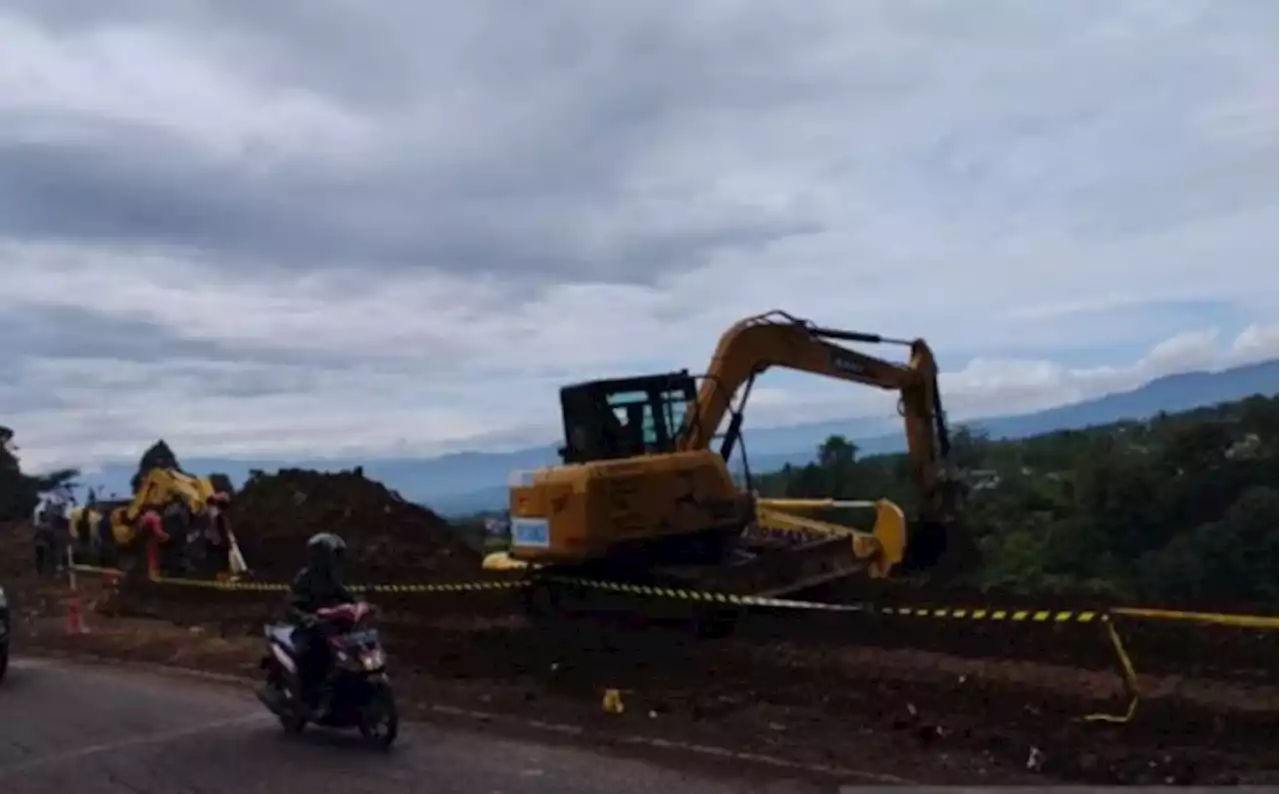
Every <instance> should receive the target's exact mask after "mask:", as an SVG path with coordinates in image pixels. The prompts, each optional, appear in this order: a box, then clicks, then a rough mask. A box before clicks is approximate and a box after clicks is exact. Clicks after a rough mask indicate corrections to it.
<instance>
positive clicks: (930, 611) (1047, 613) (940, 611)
mask: <svg viewBox="0 0 1280 794" xmlns="http://www.w3.org/2000/svg"><path fill="white" fill-rule="evenodd" d="M879 611H880V614H882V615H896V616H899V617H914V618H942V619H946V620H981V621H991V622H995V623H1002V622H1003V623H1093V622H1094V621H1098V622H1104V621H1106V620H1107V613H1106V612H1100V611H1098V610H1083V611H1077V610H1061V609H1057V610H1054V609H956V608H949V607H936V608H920V607H881V608H880V610H879Z"/></svg>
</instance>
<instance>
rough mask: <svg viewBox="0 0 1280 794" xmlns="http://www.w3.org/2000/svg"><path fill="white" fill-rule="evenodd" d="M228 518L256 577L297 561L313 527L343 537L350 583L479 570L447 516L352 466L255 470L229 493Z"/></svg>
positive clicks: (452, 576) (291, 567)
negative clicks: (231, 495) (326, 469)
mask: <svg viewBox="0 0 1280 794" xmlns="http://www.w3.org/2000/svg"><path fill="white" fill-rule="evenodd" d="M230 518H231V522H232V526H233V527H234V528H235V532H236V537H237V539H238V540H239V541H240V544H241V547H242V549H243V551H244V554H245V558H246V561H247V562H248V563H249V567H250V568H251V569H253V571H254V572H255V574H256V575H257V576H259V577H260V578H264V579H272V580H280V579H287V578H288V577H291V576H292V575H293V574H294V573H296V572H297V570H298V569H299V568H300V567H302V565H303V564H304V562H305V561H304V559H303V557H304V545H305V543H306V539H307V538H308V537H310V536H311V535H312V534H314V533H316V532H336V533H338V534H339V535H341V536H342V537H343V538H344V539H345V540H346V541H347V551H348V566H347V571H348V579H349V581H352V582H435V581H466V580H470V579H476V578H478V577H479V576H480V561H481V557H480V554H479V553H478V552H476V551H475V550H473V549H472V548H471V547H469V546H467V545H466V543H465V542H463V540H462V539H461V538H460V537H459V536H458V534H457V532H456V531H455V530H454V529H453V528H452V527H451V526H450V525H449V523H448V522H447V521H445V520H444V519H443V518H441V517H440V516H438V515H436V514H435V513H433V512H431V511H430V510H428V509H426V508H424V507H421V506H420V505H415V504H412V503H411V502H407V501H405V500H404V499H403V498H401V496H400V495H399V494H397V493H395V492H394V491H391V490H388V489H387V487H386V486H384V485H382V484H381V483H378V482H374V481H373V480H368V479H365V477H364V476H363V474H362V473H361V472H360V471H359V470H358V469H357V470H355V471H343V472H319V471H309V470H305V469H282V470H280V471H279V472H277V473H275V474H267V475H257V476H255V477H253V478H251V479H250V480H249V482H248V483H246V484H245V487H244V489H243V490H242V491H241V492H240V493H239V494H237V495H236V497H235V499H234V500H233V503H232V507H231V514H230Z"/></svg>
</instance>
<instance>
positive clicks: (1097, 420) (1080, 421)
mask: <svg viewBox="0 0 1280 794" xmlns="http://www.w3.org/2000/svg"><path fill="white" fill-rule="evenodd" d="M1278 382H1280V361H1277V360H1274V359H1273V360H1271V361H1264V362H1260V363H1257V364H1249V365H1245V366H1240V367H1233V368H1231V369H1225V370H1219V371H1216V372H1187V373H1181V374H1177V375H1168V376H1165V377H1162V378H1157V379H1155V380H1152V381H1150V382H1148V383H1146V384H1144V385H1143V386H1140V387H1138V388H1137V389H1134V390H1132V391H1127V392H1119V393H1115V394H1108V395H1105V396H1103V397H1098V398H1095V399H1092V400H1086V401H1083V402H1077V403H1071V404H1067V405H1061V406H1058V407H1056V408H1049V409H1047V410H1043V411H1036V412H1033V413H1026V414H1018V415H1012V416H994V417H986V418H978V419H973V420H968V421H966V422H964V423H963V424H964V425H966V426H968V427H970V428H973V429H975V430H980V431H982V432H985V433H986V434H987V435H988V436H989V437H991V438H1025V437H1027V436H1033V435H1039V434H1041V433H1048V432H1052V431H1054V430H1067V429H1078V428H1083V427H1089V426H1092V425H1100V424H1107V423H1110V422H1116V421H1119V420H1122V419H1145V418H1148V417H1151V416H1154V415H1155V414H1157V413H1159V412H1161V411H1167V412H1174V411H1185V410H1190V409H1192V408H1197V407H1200V406H1203V405H1212V404H1214V403H1219V402H1226V401H1229V400H1237V399H1242V398H1244V397H1248V396H1250V395H1254V394H1263V395H1266V396H1271V395H1274V394H1276V393H1277V391H1278V388H1277V384H1278ZM837 434H839V435H843V436H846V437H848V438H850V439H853V440H854V441H855V442H856V443H857V445H858V449H859V451H860V454H863V455H875V454H884V453H893V452H901V451H902V450H903V447H904V440H903V437H902V433H901V431H895V430H893V428H892V425H891V424H890V423H888V422H887V421H885V420H882V419H846V420H836V421H827V422H814V423H807V424H799V425H789V426H786V427H770V428H761V429H754V430H749V431H748V432H747V434H746V442H747V447H746V448H747V451H748V453H749V458H750V461H751V468H752V470H753V471H756V472H766V471H773V470H776V469H779V468H781V467H782V466H783V465H785V464H788V463H790V464H793V465H797V464H799V465H802V464H805V463H808V462H810V461H811V460H813V457H814V454H815V450H816V449H817V446H818V445H819V444H820V443H821V442H822V441H823V440H824V439H826V438H827V437H828V436H831V435H837ZM558 446H559V445H558V444H548V445H545V446H537V447H529V448H526V449H519V450H515V451H512V452H457V453H451V454H448V455H442V456H439V457H435V458H388V459H381V460H363V461H361V460H345V459H325V460H268V459H254V460H232V459H214V458H190V459H188V458H185V457H183V456H182V454H181V449H178V450H175V451H176V452H178V458H179V460H180V461H181V462H182V465H183V468H184V469H186V470H188V471H191V472H195V473H200V474H206V473H209V472H214V471H216V472H222V473H224V474H227V475H228V476H230V477H231V479H232V481H233V482H235V483H236V484H237V486H238V485H239V484H240V483H242V482H244V480H245V479H246V478H247V477H248V475H249V472H250V471H251V470H254V469H258V470H262V471H274V470H276V469H280V468H307V469H319V470H340V469H351V468H354V467H355V466H363V467H364V472H365V474H366V476H368V477H371V478H373V479H376V480H379V481H381V482H383V483H385V484H386V485H387V486H388V487H389V488H393V489H395V490H397V491H399V492H400V494H401V495H402V496H403V497H404V498H406V499H409V500H411V501H414V502H419V503H422V504H426V505H428V506H430V507H431V508H432V509H434V510H436V511H437V512H439V513H442V514H444V515H462V514H470V513H475V512H479V511H483V510H493V509H501V508H502V507H503V506H505V504H506V493H507V491H506V483H507V478H508V476H509V475H510V473H511V472H513V471H519V470H523V469H533V468H537V467H539V466H547V465H551V464H554V463H556V462H558V456H557V453H556V449H557V447H558ZM139 455H141V450H139ZM135 467H136V464H119V463H110V464H106V465H105V466H103V467H102V469H101V470H100V471H97V472H94V473H92V474H89V475H86V476H85V477H84V478H83V479H84V483H85V484H86V485H92V486H94V487H96V488H98V489H99V492H100V493H124V492H127V491H128V489H129V478H130V477H131V476H132V475H133V473H134V471H135Z"/></svg>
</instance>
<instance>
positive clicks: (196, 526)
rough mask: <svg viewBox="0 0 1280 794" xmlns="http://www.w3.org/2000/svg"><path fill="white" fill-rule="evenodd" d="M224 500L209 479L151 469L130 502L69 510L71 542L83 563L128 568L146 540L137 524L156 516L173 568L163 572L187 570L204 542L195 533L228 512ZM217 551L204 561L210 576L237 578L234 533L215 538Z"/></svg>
mask: <svg viewBox="0 0 1280 794" xmlns="http://www.w3.org/2000/svg"><path fill="white" fill-rule="evenodd" d="M223 496H224V495H222V494H220V493H219V492H218V491H217V489H216V488H215V487H214V485H213V483H212V482H211V481H210V479H209V478H207V477H197V476H196V475H193V474H188V473H186V472H184V471H181V470H179V469H172V468H153V469H149V470H148V471H146V472H145V473H144V474H143V475H142V477H141V478H140V479H139V481H138V484H137V490H136V491H135V492H134V494H133V497H132V498H131V499H128V500H110V501H102V500H99V501H97V502H95V503H93V504H90V505H87V506H85V507H77V508H73V509H72V510H71V514H70V516H69V517H70V525H71V534H72V538H71V540H72V543H73V544H74V546H75V547H76V548H78V549H80V550H81V553H80V554H79V556H80V558H81V559H94V558H96V559H97V560H98V561H100V562H112V563H118V564H121V565H122V567H131V566H130V565H129V563H131V562H135V561H136V559H137V557H138V556H139V555H140V554H141V553H142V551H143V550H144V547H145V544H146V541H147V539H148V538H147V537H146V535H147V532H146V531H145V530H143V529H142V522H141V521H140V519H141V518H142V516H143V514H144V513H146V512H148V511H154V512H156V513H157V514H158V515H159V516H160V517H161V519H162V524H163V525H164V532H165V533H166V534H167V535H168V536H169V538H168V540H167V541H165V546H166V547H167V549H169V550H171V552H170V553H169V554H167V555H165V556H166V557H167V559H168V560H169V561H170V562H171V565H169V566H166V567H168V568H171V569H174V568H176V569H180V570H184V571H185V570H189V569H190V568H191V563H194V560H193V559H192V557H194V556H195V553H194V552H195V549H197V548H198V544H199V543H201V542H202V538H200V537H198V536H196V535H195V534H194V533H195V532H199V531H201V530H202V529H203V528H204V527H203V525H204V524H205V523H207V521H206V519H211V518H212V513H213V511H214V510H223V509H225V508H226V505H225V502H224V499H223V498H222V497H223ZM104 515H105V516H106V518H107V523H106V524H105V527H106V529H107V533H106V536H105V537H104V533H103V532H102V531H101V529H102V528H103V526H104V524H103V520H102V519H103V516H104ZM189 536H190V537H189ZM217 548H219V549H220V551H219V552H218V554H217V557H216V559H212V560H209V561H208V562H209V565H208V566H207V567H209V568H210V569H211V572H212V573H214V574H215V575H217V576H218V577H219V578H224V579H225V578H239V577H241V576H243V575H245V574H246V573H247V572H248V567H247V566H246V565H245V561H244V556H243V555H242V554H241V552H240V546H239V544H238V543H237V542H236V537H235V533H234V532H232V531H231V530H230V528H229V527H228V528H227V529H226V531H225V537H221V536H220V537H219V545H218V547H217ZM93 550H96V552H97V553H96V554H95V553H94V551H93ZM173 572H175V573H176V572H177V571H173Z"/></svg>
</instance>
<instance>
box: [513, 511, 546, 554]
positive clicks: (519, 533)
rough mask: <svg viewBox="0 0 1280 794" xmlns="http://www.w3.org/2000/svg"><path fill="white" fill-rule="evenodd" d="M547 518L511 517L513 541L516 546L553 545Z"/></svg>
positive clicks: (543, 546) (544, 546)
mask: <svg viewBox="0 0 1280 794" xmlns="http://www.w3.org/2000/svg"><path fill="white" fill-rule="evenodd" d="M549 523H550V522H548V521H547V519H545V518H515V517H513V518H512V519H511V542H512V543H513V544H515V545H516V546H537V547H538V548H543V549H545V548H547V547H548V546H550V545H551V533H550V527H549Z"/></svg>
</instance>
